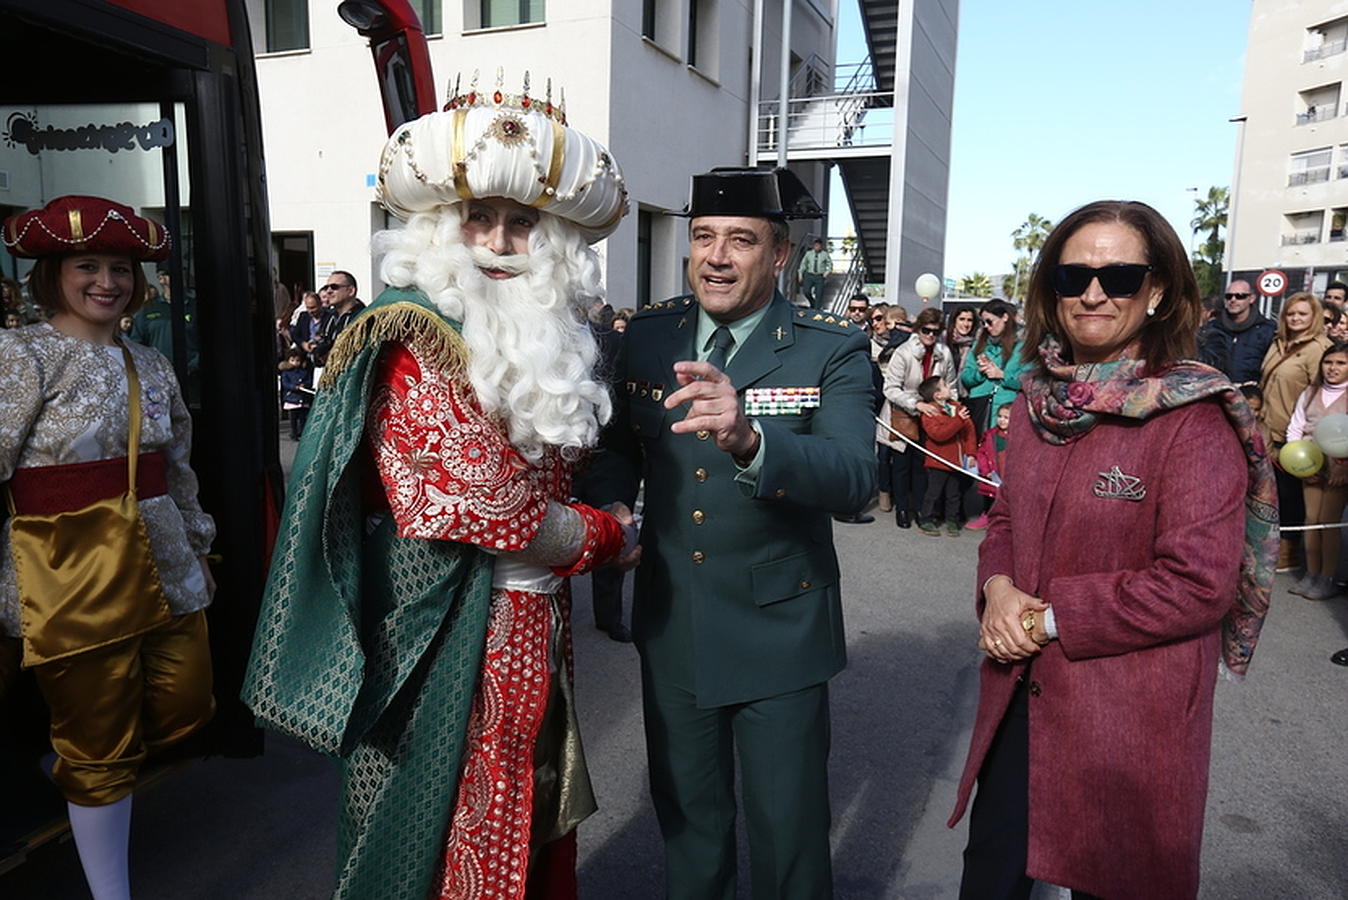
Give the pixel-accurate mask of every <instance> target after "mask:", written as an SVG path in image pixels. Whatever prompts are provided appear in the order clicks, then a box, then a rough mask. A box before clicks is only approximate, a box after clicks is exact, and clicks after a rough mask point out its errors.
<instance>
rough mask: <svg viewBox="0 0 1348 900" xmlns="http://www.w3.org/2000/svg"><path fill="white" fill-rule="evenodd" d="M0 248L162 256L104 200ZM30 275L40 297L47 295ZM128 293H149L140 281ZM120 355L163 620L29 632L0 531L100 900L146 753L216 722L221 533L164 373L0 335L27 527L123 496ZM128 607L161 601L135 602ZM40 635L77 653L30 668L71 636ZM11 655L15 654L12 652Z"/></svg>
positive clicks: (117, 890)
mask: <svg viewBox="0 0 1348 900" xmlns="http://www.w3.org/2000/svg"><path fill="white" fill-rule="evenodd" d="M3 242H4V245H5V248H6V249H7V250H9V252H10V253H12V254H13V255H15V256H19V257H24V258H38V259H46V258H50V263H49V264H56V265H59V264H60V263H59V259H60V258H63V257H66V256H69V255H71V254H79V255H83V254H106V255H109V256H115V257H120V258H122V259H124V260H128V261H130V263H131V264H132V265H137V264H139V263H140V262H149V261H157V260H162V259H165V258H166V257H167V256H168V253H169V236H168V235H167V234H166V233H165V232H164V229H163V228H162V227H161V226H159V225H158V224H156V223H154V222H152V221H150V220H149V219H145V218H142V217H140V216H137V215H135V213H134V212H133V211H132V210H131V209H130V207H126V206H122V205H121V204H117V203H112V202H109V201H107V200H102V199H99V198H97V197H77V196H70V197H62V198H59V199H57V200H53V201H52V202H51V203H49V204H48V205H47V206H46V207H44V208H42V209H38V210H32V211H30V212H27V213H24V214H22V215H19V216H14V217H12V218H10V219H8V220H6V221H5V223H4V226H3ZM37 272H38V270H36V269H35V274H34V276H33V280H34V282H38V281H40V280H41V279H40V277H39V275H38V274H36V273H37ZM135 284H136V285H137V286H138V287H140V288H142V290H143V279H140V278H138V279H136V281H135ZM37 299H39V300H41V301H43V302H44V304H46V305H49V306H53V307H54V308H55V311H56V312H57V313H58V314H59V313H60V312H61V309H62V308H63V307H62V304H65V303H68V302H69V301H68V299H67V298H65V297H64V296H63V297H60V298H43V297H39V298H37ZM138 299H139V298H133V299H132V301H131V303H130V304H128V305H132V306H133V305H134V304H135V303H136V301H137V300H138ZM53 300H56V301H57V302H56V303H53V302H52V301H53ZM109 339H110V340H112V338H111V333H110V334H109ZM125 353H129V354H130V356H129V358H130V360H132V362H133V364H134V369H135V374H136V375H137V376H138V380H139V385H140V404H139V405H140V414H141V422H140V439H139V463H138V469H139V476H138V478H137V482H138V484H139V490H138V493H137V496H138V500H139V502H138V507H139V513H140V518H141V520H142V521H143V522H144V526H145V531H146V533H147V536H148V539H149V545H150V551H151V553H150V555H151V557H152V560H153V566H154V568H155V569H156V570H157V572H158V577H159V582H160V585H161V586H162V591H163V598H164V599H165V600H166V601H167V604H168V611H169V612H170V613H171V616H168V617H167V621H165V622H164V623H163V624H159V625H157V626H156V627H154V628H152V629H150V630H147V631H141V632H140V633H134V634H128V633H126V632H125V631H119V630H118V617H119V613H120V612H122V611H121V610H119V609H115V608H99V609H97V610H95V611H94V612H95V615H92V616H91V617H89V618H85V619H75V618H74V617H65V618H64V619H60V618H52V619H51V620H50V621H42V620H40V619H36V618H34V615H33V612H32V607H33V605H34V604H33V601H32V599H31V598H30V597H29V595H28V593H27V592H24V591H21V589H20V588H21V585H20V583H18V581H16V573H15V563H14V558H13V552H12V549H11V539H12V534H11V525H12V522H7V523H6V526H5V531H4V540H5V549H4V553H3V554H0V630H2V631H3V633H4V634H5V635H6V636H7V637H10V638H14V637H23V638H25V639H26V640H27V641H29V643H30V649H29V650H26V651H25V654H26V655H25V659H24V665H25V666H31V667H33V671H34V674H35V676H36V679H37V683H38V685H39V687H40V688H41V690H42V693H43V696H44V697H45V699H46V702H47V705H48V707H49V708H50V710H51V713H52V726H51V739H52V747H53V749H54V750H55V751H56V754H57V756H56V761H55V766H54V768H53V770H52V778H53V780H54V781H55V782H56V784H57V786H58V787H59V788H60V789H61V791H62V793H63V794H64V795H65V797H66V798H67V800H68V801H69V810H70V816H71V826H72V829H73V831H74V833H75V839H76V845H77V847H78V849H79V851H80V857H81V861H82V863H83V864H84V868H85V874H86V877H87V878H88V880H89V883H90V887H91V889H92V890H93V893H94V896H95V897H96V898H104V897H122V896H126V891H127V887H126V883H125V882H126V847H127V829H128V828H129V823H130V812H131V796H130V795H131V791H132V789H133V787H134V785H135V781H136V775H137V773H138V771H139V769H140V766H141V764H142V763H143V762H144V760H145V758H146V755H147V753H148V752H151V751H153V750H155V749H156V748H158V747H162V746H164V745H166V744H169V743H172V742H174V741H177V740H180V739H181V738H183V737H185V736H186V735H188V734H190V733H191V732H193V731H194V730H196V729H197V728H199V727H200V726H201V725H203V724H205V723H206V722H207V721H208V720H209V719H210V717H211V714H212V712H213V710H214V700H213V699H212V697H211V663H210V650H209V646H208V643H207V638H206V622H205V613H204V609H205V607H206V606H207V605H208V604H209V602H210V594H209V590H208V587H207V583H206V579H205V575H204V573H203V570H202V565H201V563H200V562H199V558H200V557H203V556H205V554H206V553H207V552H208V550H209V548H210V545H211V541H212V540H213V538H214V536H215V525H214V523H213V522H212V520H211V517H210V516H208V515H207V514H206V513H204V512H202V510H201V506H200V504H199V503H198V501H197V479H196V476H195V475H194V474H193V473H192V470H191V468H190V467H189V453H190V445H191V438H192V422H191V418H190V417H189V415H188V412H187V408H186V406H185V405H184V403H183V399H182V394H181V392H180V391H179V388H178V382H177V379H176V378H175V376H174V373H173V368H172V366H171V365H170V364H169V361H168V360H166V359H165V358H164V357H163V356H161V355H160V354H159V353H158V352H156V351H154V350H152V349H150V348H148V347H143V346H141V345H139V344H135V343H131V342H123V343H120V344H118V343H113V344H110V345H106V346H105V345H101V344H97V343H91V342H89V341H87V340H83V339H81V338H79V337H75V336H71V335H69V334H66V333H64V332H63V331H62V330H60V329H58V328H56V327H53V325H51V324H48V323H46V322H42V323H38V324H34V325H27V326H24V327H22V328H18V329H11V330H6V331H0V382H2V383H3V384H4V385H5V389H4V390H3V391H0V480H4V481H8V486H7V487H8V492H9V494H10V496H11V497H12V498H13V499H12V507H11V509H12V511H13V512H15V513H17V514H18V515H21V516H22V515H25V514H45V515H55V514H58V513H69V512H73V511H75V510H79V509H81V508H83V507H86V506H88V505H90V504H91V503H94V502H96V501H99V500H105V499H107V498H110V497H116V496H119V495H121V494H122V493H123V492H125V491H126V490H127V477H128V465H127V451H128V430H129V424H130V422H129V400H130V398H129V396H128V383H129V373H128V371H127V368H126V363H125V360H126V359H127V357H126V356H124V354H125ZM61 522H62V523H66V524H59V525H58V526H57V527H58V528H65V527H72V526H70V525H69V524H68V523H69V522H70V518H69V517H66V518H63V519H62V520H61ZM76 527H77V526H76ZM79 540H80V541H81V542H82V541H83V540H84V536H80V538H79ZM87 542H88V552H89V554H90V556H91V557H92V556H93V555H94V554H96V553H107V552H109V551H112V552H116V553H121V552H123V551H124V550H125V549H127V548H125V547H120V546H119V547H106V546H105V544H106V542H107V536H106V535H103V534H95V533H91V534H88V535H87ZM21 594H22V595H23V602H22V603H21V602H20V600H21ZM46 599H51V598H46ZM124 602H126V603H129V604H150V603H158V602H159V599H158V598H157V597H155V598H151V597H141V596H131V597H126V598H124ZM35 629H48V630H50V629H68V630H78V631H79V632H80V634H78V635H69V636H68V637H69V638H70V640H69V641H68V642H67V643H68V646H69V647H71V648H84V649H78V651H77V652H76V650H73V649H72V650H71V652H68V653H63V654H62V655H60V657H59V658H57V659H54V660H52V661H42V660H39V659H34V655H33V653H32V652H31V645H32V642H33V641H35V640H36V639H38V638H43V639H46V643H48V644H50V643H51V642H52V640H51V639H53V638H63V637H67V636H66V635H51V634H43V635H39V634H36V633H34V630H35ZM8 646H9V647H10V648H11V650H14V649H16V648H17V642H11V643H9V644H8ZM14 655H16V654H14V653H11V657H12V656H14ZM0 668H3V666H0ZM4 675H5V673H4V672H0V689H3V687H4V683H5V680H6V679H5V677H4Z"/></svg>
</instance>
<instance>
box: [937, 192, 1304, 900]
mask: <svg viewBox="0 0 1348 900" xmlns="http://www.w3.org/2000/svg"><path fill="white" fill-rule="evenodd" d="M1200 313H1201V302H1200V299H1199V296H1198V288H1197V285H1196V284H1195V282H1194V277H1193V273H1192V270H1191V268H1190V266H1189V262H1188V259H1187V254H1186V253H1185V250H1184V246H1183V244H1182V243H1181V242H1180V240H1179V238H1178V237H1176V235H1175V233H1174V231H1173V230H1172V229H1171V228H1170V226H1169V225H1168V224H1167V223H1166V221H1165V219H1163V218H1162V217H1161V216H1160V215H1159V214H1158V213H1157V212H1156V211H1155V210H1153V209H1152V208H1151V207H1149V206H1146V205H1145V204H1142V203H1133V202H1114V201H1107V202H1099V203H1092V204H1090V205H1088V206H1085V207H1082V208H1081V209H1079V210H1077V211H1075V212H1074V213H1072V214H1070V215H1069V216H1068V217H1067V218H1065V219H1064V220H1063V221H1062V223H1061V224H1059V225H1058V227H1057V228H1055V229H1054V230H1053V232H1052V234H1050V235H1049V237H1048V240H1047V241H1046V243H1045V245H1044V248H1043V250H1042V251H1041V253H1040V257H1039V263H1038V266H1037V268H1036V269H1035V272H1034V275H1033V276H1032V278H1031V281H1030V285H1029V297H1028V299H1027V303H1026V314H1027V315H1026V325H1027V329H1026V337H1025V348H1026V350H1025V353H1026V354H1027V362H1032V366H1031V368H1030V369H1028V373H1029V374H1028V376H1027V378H1026V379H1025V381H1024V388H1025V389H1024V393H1023V395H1022V397H1021V398H1020V399H1018V400H1016V404H1015V407H1014V409H1013V411H1012V420H1013V422H1012V426H1011V430H1012V431H1013V432H1014V433H1015V435H1016V440H1015V441H1012V442H1011V443H1010V446H1009V448H1008V450H1007V456H1006V471H1005V472H1003V473H1002V478H1003V484H1002V490H1001V493H1000V495H999V497H998V499H997V502H996V504H995V505H994V506H993V508H992V511H991V514H990V519H991V525H990V527H989V529H988V534H987V537H986V539H985V540H984V542H983V544H982V547H981V548H980V553H979V572H978V584H979V585H980V587H981V589H980V592H979V597H978V601H977V611H978V615H979V619H980V623H981V628H980V636H979V645H978V646H979V649H980V650H982V651H984V652H985V653H986V654H987V659H986V660H985V661H984V663H983V667H982V672H981V687H980V695H979V705H978V717H977V720H976V722H975V725H974V732H973V739H972V742H971V746H970V749H969V757H968V761H967V763H966V764H965V769H964V774H963V777H962V779H961V781H960V788H959V799H958V802H957V806H956V809H955V813H954V815H953V816H952V818H951V821H950V824H951V825H952V826H953V825H954V824H955V823H956V822H957V821H958V820H959V818H960V817H961V816H962V815H963V813H964V809H965V806H966V804H967V803H968V800H969V796H970V793H971V792H972V790H973V787H974V783H975V780H976V781H977V784H978V792H977V795H976V796H975V798H974V801H973V811H972V815H971V820H970V825H969V843H968V847H967V848H966V850H965V853H964V878H963V883H962V885H961V897H969V898H973V897H977V898H980V900H983V898H1004V897H1005V898H1009V897H1028V896H1029V892H1030V888H1031V887H1032V884H1033V880H1034V879H1039V880H1043V881H1047V882H1051V883H1054V884H1058V885H1063V886H1065V887H1069V888H1071V889H1072V890H1073V893H1074V896H1076V897H1078V898H1080V897H1093V896H1094V897H1107V898H1110V900H1115V898H1130V897H1144V896H1145V897H1147V898H1183V897H1193V896H1195V895H1196V894H1197V891H1198V874H1199V849H1200V846H1201V843H1202V835H1203V809H1204V801H1205V799H1206V795H1207V782H1208V762H1209V757H1210V744H1211V733H1212V698H1213V688H1214V684H1215V682H1216V678H1217V674H1218V669H1219V665H1224V666H1225V667H1226V668H1227V669H1229V670H1230V671H1231V672H1232V673H1233V674H1236V675H1243V674H1244V672H1245V670H1246V668H1247V667H1248V665H1249V661H1250V656H1251V654H1252V653H1253V650H1254V645H1255V641H1256V640H1257V637H1258V633H1259V626H1260V624H1261V623H1262V621H1263V616H1264V613H1265V612H1266V611H1267V608H1268V594H1269V588H1270V585H1271V583H1272V579H1273V567H1274V562H1275V559H1276V555H1277V537H1278V533H1277V504H1276V489H1275V488H1274V483H1273V476H1272V472H1271V469H1270V467H1269V464H1268V460H1267V458H1266V456H1265V450H1264V445H1263V440H1262V439H1261V438H1260V437H1259V436H1258V433H1257V431H1256V430H1255V428H1254V417H1253V414H1252V413H1251V412H1250V409H1249V406H1248V405H1247V404H1246V402H1245V400H1244V398H1243V397H1242V396H1241V395H1240V393H1239V392H1238V391H1236V390H1235V389H1234V388H1233V387H1232V385H1231V384H1230V382H1229V381H1227V379H1226V378H1225V376H1223V375H1221V374H1220V373H1218V372H1217V371H1216V370H1215V369H1211V368H1208V367H1207V366H1203V365H1200V364H1198V363H1192V362H1181V360H1184V359H1186V358H1188V357H1191V356H1192V354H1193V349H1194V348H1193V340H1194V334H1195V332H1196V330H1197V327H1198V322H1199V319H1200Z"/></svg>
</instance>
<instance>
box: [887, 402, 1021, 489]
mask: <svg viewBox="0 0 1348 900" xmlns="http://www.w3.org/2000/svg"><path fill="white" fill-rule="evenodd" d="M875 424H877V425H879V426H880V427H881V428H883V429H885V430H886V431H888V432H889V433H890V434H892V435H894V437H896V438H898V439H899V440H901V441H903V442H904V443H905V444H907V445H908V446H910V447H916V448H917V449H918V450H921V451H922V452H923V453H925V454H927V455H928V456H930V457H931V458H932V459H934V460H936V461H937V462H939V463H940V464H941V465H943V466H945V467H946V468H947V469H951V470H953V471H956V472H959V473H960V474H961V475H968V476H969V477H970V478H972V479H974V480H975V481H981V482H983V483H984V484H990V485H992V486H993V487H1000V485H999V484H998V483H997V482H995V481H992V480H991V479H988V478H984V477H983V476H982V475H977V474H975V473H973V472H970V471H969V470H968V469H964V468H961V467H960V466H957V465H955V464H954V463H952V462H951V461H950V460H948V459H942V458H941V457H939V456H937V455H936V454H935V453H932V452H931V451H930V450H928V449H927V448H926V447H924V446H922V445H921V444H919V443H918V442H917V441H915V440H913V439H912V438H910V437H908V436H907V435H904V434H900V433H899V432H897V431H895V430H894V427H893V426H892V425H890V424H889V423H888V422H886V421H885V420H884V419H881V418H880V417H879V416H876V417H875Z"/></svg>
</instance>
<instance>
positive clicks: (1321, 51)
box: [1301, 38, 1348, 63]
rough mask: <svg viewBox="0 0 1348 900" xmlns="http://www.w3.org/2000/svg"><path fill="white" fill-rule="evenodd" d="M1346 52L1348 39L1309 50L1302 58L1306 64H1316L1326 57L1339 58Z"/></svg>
mask: <svg viewBox="0 0 1348 900" xmlns="http://www.w3.org/2000/svg"><path fill="white" fill-rule="evenodd" d="M1344 50H1348V38H1345V39H1343V40H1341V41H1332V42H1330V43H1327V44H1321V45H1320V46H1318V47H1316V48H1315V49H1314V50H1307V51H1306V52H1305V53H1304V54H1302V56H1301V61H1302V62H1304V63H1308V62H1314V61H1315V60H1317V59H1324V58H1325V57H1326V56H1337V55H1338V54H1340V53H1342V52H1343V51H1344Z"/></svg>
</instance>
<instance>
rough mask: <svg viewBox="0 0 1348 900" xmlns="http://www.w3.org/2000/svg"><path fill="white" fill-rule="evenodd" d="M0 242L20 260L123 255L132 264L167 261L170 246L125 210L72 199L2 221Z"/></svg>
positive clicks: (152, 226) (158, 228)
mask: <svg viewBox="0 0 1348 900" xmlns="http://www.w3.org/2000/svg"><path fill="white" fill-rule="evenodd" d="M0 242H3V243H4V246H5V249H6V250H8V251H9V252H10V253H11V254H13V255H14V256H18V257H21V258H23V259H38V258H40V257H43V256H59V255H65V254H67V253H78V252H84V253H111V254H116V255H119V256H121V255H124V256H129V257H131V259H132V260H134V261H136V262H158V261H160V260H163V259H168V255H169V246H170V243H171V242H170V240H169V234H168V231H166V230H165V229H164V226H163V225H160V224H159V223H158V222H155V221H153V220H151V219H147V218H145V217H144V216H138V215H136V213H135V210H133V209H132V208H131V207H129V206H123V205H122V204H120V203H113V202H112V201H111V200H104V199H103V198H102V197H85V196H80V195H78V194H70V195H67V196H65V197H57V198H56V199H55V200H53V201H51V202H50V203H48V204H47V205H46V206H44V207H42V208H41V209H30V210H28V212H24V213H19V214H18V215H17V216H10V217H9V218H8V219H5V222H4V226H3V227H0Z"/></svg>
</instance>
